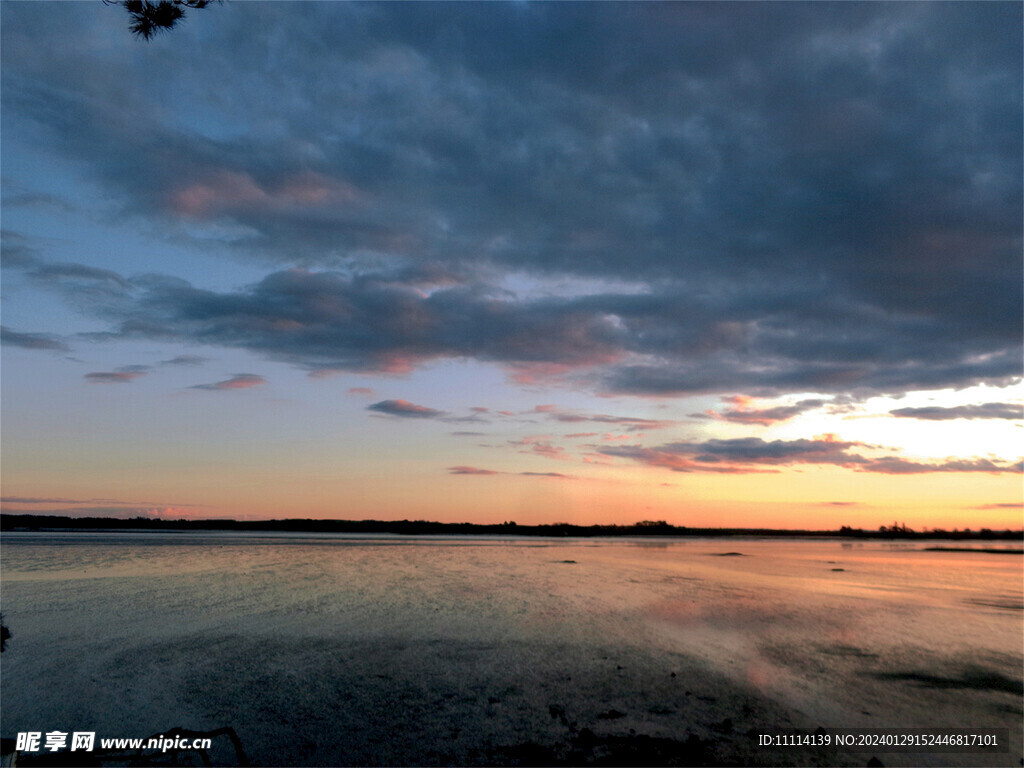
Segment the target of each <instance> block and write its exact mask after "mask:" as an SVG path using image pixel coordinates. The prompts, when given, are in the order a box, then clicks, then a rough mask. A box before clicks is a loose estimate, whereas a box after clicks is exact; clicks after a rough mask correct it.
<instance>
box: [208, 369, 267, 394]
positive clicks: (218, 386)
mask: <svg viewBox="0 0 1024 768" xmlns="http://www.w3.org/2000/svg"><path fill="white" fill-rule="evenodd" d="M266 383H267V380H266V379H265V378H263V377H262V376H258V375H256V374H255V373H236V374H235V375H234V376H232V377H231V378H230V379H225V380H224V381H218V382H216V383H213V384H196V385H195V386H192V387H190V389H206V390H211V391H214V392H223V391H227V390H234V389H249V388H251V387H259V386H262V385H263V384H266Z"/></svg>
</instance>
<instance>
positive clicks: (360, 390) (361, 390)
mask: <svg viewBox="0 0 1024 768" xmlns="http://www.w3.org/2000/svg"><path fill="white" fill-rule="evenodd" d="M348 393H349V394H350V395H372V394H373V390H372V389H370V388H369V387H350V388H349V390H348Z"/></svg>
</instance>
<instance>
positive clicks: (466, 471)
mask: <svg viewBox="0 0 1024 768" xmlns="http://www.w3.org/2000/svg"><path fill="white" fill-rule="evenodd" d="M448 472H449V474H452V475H500V474H502V473H501V472H497V471H495V470H493V469H480V468H478V467H448Z"/></svg>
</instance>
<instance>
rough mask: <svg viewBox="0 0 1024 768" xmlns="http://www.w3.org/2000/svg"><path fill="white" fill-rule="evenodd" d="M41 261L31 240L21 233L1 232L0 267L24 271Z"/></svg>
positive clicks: (5, 230)
mask: <svg viewBox="0 0 1024 768" xmlns="http://www.w3.org/2000/svg"><path fill="white" fill-rule="evenodd" d="M38 260H39V250H38V248H37V247H36V246H34V245H33V244H32V242H31V240H30V239H29V238H27V237H25V236H24V235H22V234H21V233H20V232H14V231H12V230H9V229H2V230H0V267H3V268H4V269H11V268H14V269H24V268H27V267H31V266H33V265H35V264H36V263H37V262H38Z"/></svg>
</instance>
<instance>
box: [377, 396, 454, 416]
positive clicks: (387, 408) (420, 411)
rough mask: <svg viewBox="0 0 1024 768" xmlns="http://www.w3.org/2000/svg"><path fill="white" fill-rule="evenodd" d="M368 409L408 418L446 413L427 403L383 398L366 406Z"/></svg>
mask: <svg viewBox="0 0 1024 768" xmlns="http://www.w3.org/2000/svg"><path fill="white" fill-rule="evenodd" d="M366 410H368V411H376V412H377V413H384V414H387V415H388V416H401V417H403V418H408V419H436V418H438V417H439V416H443V415H444V411H438V410H436V409H434V408H427V407H426V406H425V405H416V403H410V402H409V401H408V400H381V401H380V402H379V403H374V404H373V405H368V406H366Z"/></svg>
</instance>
